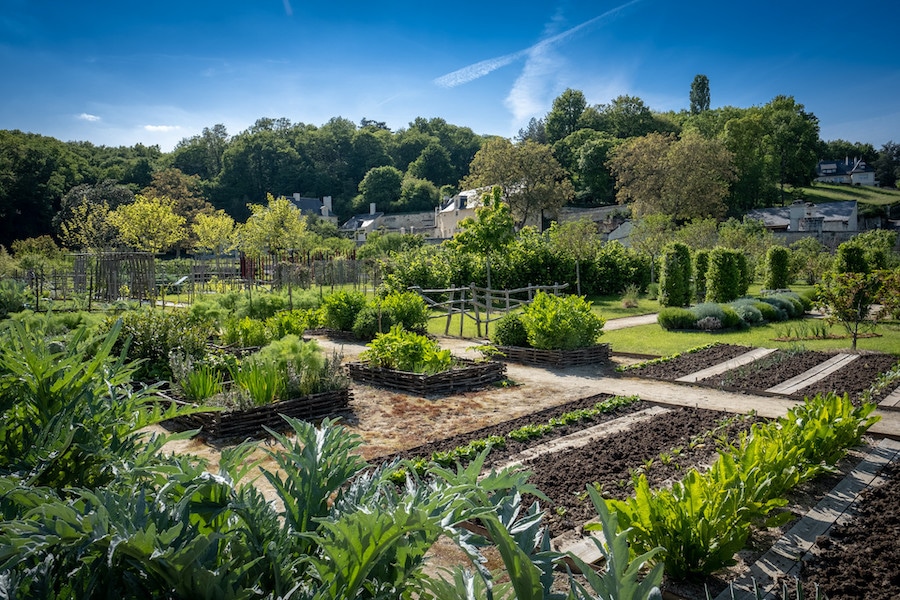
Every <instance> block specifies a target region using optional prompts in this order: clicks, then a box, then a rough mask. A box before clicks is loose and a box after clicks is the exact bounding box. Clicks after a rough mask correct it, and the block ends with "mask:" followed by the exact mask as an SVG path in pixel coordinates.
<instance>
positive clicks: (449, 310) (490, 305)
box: [409, 283, 569, 337]
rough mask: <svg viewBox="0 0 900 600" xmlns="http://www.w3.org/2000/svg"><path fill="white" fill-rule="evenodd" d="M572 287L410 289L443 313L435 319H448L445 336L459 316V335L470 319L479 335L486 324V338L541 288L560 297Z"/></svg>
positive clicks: (435, 316)
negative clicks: (496, 324)
mask: <svg viewBox="0 0 900 600" xmlns="http://www.w3.org/2000/svg"><path fill="white" fill-rule="evenodd" d="M567 287H569V284H568V283H562V284H560V283H557V284H554V285H529V286H527V287H523V288H517V289H513V290H492V289H489V288H482V287H478V286H476V285H475V284H474V283H473V284H470V285H469V286H468V287H456V288H446V289H433V290H423V289H422V288H420V287H418V286H412V287H410V288H409V289H410V290H412V291H414V292H416V293H417V294H419V296H421V297H422V299H423V300H424V301H425V304H427V305H428V306H429V307H431V308H432V309H434V310H436V311H438V312H439V313H443V314H436V315H433V316H432V317H431V318H432V319H446V324H445V325H444V335H450V325H451V324H452V323H453V317H454V316H458V318H459V337H465V336H464V334H463V332H464V327H463V326H464V323H465V320H466V319H471V320H472V321H474V322H475V328H476V332H477V336H478V337H482V335H481V326H482V324H484V337H489V336H490V324H491V323H493V322H494V321H497V320H499V319H502V318H503V317H504V316H505V315H506V313H508V312H509V311H511V310H514V309H516V308H518V307H520V306H523V305H525V304H528V303H530V302H531V301H532V300H533V299H534V296H535V294H537V293H538V292H539V291H543V292H546V293H550V294H553V295H554V296H558V295H559V293H560V292H561V291H562V290H564V289H566V288H567Z"/></svg>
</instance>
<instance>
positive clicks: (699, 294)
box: [694, 250, 709, 302]
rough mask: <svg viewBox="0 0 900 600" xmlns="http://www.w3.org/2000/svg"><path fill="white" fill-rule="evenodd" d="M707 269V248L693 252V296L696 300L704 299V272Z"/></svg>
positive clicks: (701, 300)
mask: <svg viewBox="0 0 900 600" xmlns="http://www.w3.org/2000/svg"><path fill="white" fill-rule="evenodd" d="M708 270H709V250H697V252H695V253H694V298H696V300H697V302H703V300H704V299H706V272H707V271H708Z"/></svg>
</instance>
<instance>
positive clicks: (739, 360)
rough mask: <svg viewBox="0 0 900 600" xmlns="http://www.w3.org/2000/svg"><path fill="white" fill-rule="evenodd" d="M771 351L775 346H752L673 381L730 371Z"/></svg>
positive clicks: (691, 381)
mask: <svg viewBox="0 0 900 600" xmlns="http://www.w3.org/2000/svg"><path fill="white" fill-rule="evenodd" d="M773 352H775V348H754V349H753V350H751V351H750V352H745V353H744V354H741V355H740V356H735V357H734V358H732V359H730V360H726V361H725V362H722V363H719V364H717V365H713V366H711V367H707V368H705V369H701V370H700V371H697V372H696V373H691V374H689V375H685V376H684V377H679V378H678V379H676V380H675V381H681V382H683V383H697V382H698V381H700V380H701V379H706V378H707V377H712V376H714V375H720V374H722V373H724V372H725V371H730V370H732V369H736V368H738V367H742V366H744V365H748V364H750V363H752V362H753V361H756V360H759V359H760V358H763V357H764V356H768V355H770V354H772V353H773Z"/></svg>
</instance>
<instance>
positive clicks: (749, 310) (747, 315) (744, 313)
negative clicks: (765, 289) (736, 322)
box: [729, 298, 765, 326]
mask: <svg viewBox="0 0 900 600" xmlns="http://www.w3.org/2000/svg"><path fill="white" fill-rule="evenodd" d="M756 305H757V300H756V299H755V298H738V299H737V300H735V301H733V302H731V304H729V306H731V308H732V309H733V310H734V312H735V313H736V314H737V316H738V317H740V319H741V321H743V322H744V323H746V324H747V325H751V326H752V325H761V324H762V323H763V322H764V321H765V319H764V317H763V314H762V312H761V311H760V310H759V308H757V306H756Z"/></svg>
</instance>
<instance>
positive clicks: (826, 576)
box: [800, 462, 900, 600]
mask: <svg viewBox="0 0 900 600" xmlns="http://www.w3.org/2000/svg"><path fill="white" fill-rule="evenodd" d="M882 476H883V477H885V478H886V481H885V482H884V483H883V484H882V485H880V486H878V487H873V488H869V489H868V490H867V491H866V492H864V493H863V494H862V495H861V497H860V501H859V504H858V505H857V507H856V511H855V512H856V516H855V518H853V519H851V520H850V521H848V522H846V523H844V524H841V525H837V526H836V527H835V528H833V529H832V530H831V531H830V532H829V535H828V536H827V537H825V536H823V537H820V538H818V539H817V540H816V545H815V547H814V548H813V552H814V556H813V558H812V559H810V560H808V561H807V562H805V563H804V564H803V569H802V570H801V572H800V580H801V582H802V584H803V589H804V592H805V597H806V598H815V597H816V596H815V590H816V586H818V588H819V590H820V592H821V593H823V594H825V595H826V596H827V597H828V598H829V599H830V600H851V599H856V598H862V597H865V598H866V599H867V600H891V599H896V598H897V597H898V593H900V568H898V565H900V544H898V542H897V539H898V535H900V513H898V510H897V507H898V506H900V464H897V463H896V462H895V463H892V464H890V465H888V466H887V467H886V468H885V470H884V471H883V472H882Z"/></svg>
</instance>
